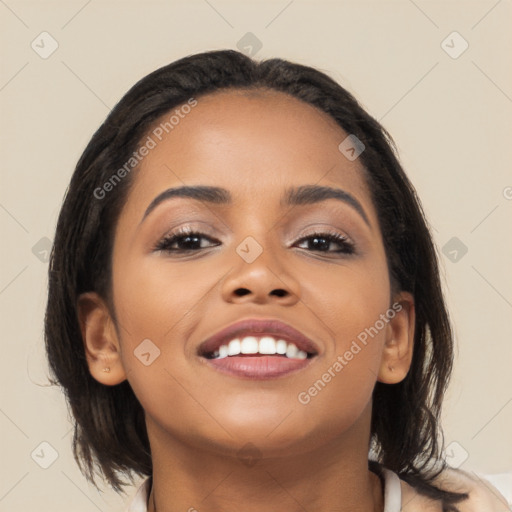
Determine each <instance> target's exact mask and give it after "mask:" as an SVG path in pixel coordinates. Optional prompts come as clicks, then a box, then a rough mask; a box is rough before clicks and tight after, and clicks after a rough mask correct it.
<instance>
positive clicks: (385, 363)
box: [377, 292, 416, 384]
mask: <svg viewBox="0 0 512 512" xmlns="http://www.w3.org/2000/svg"><path fill="white" fill-rule="evenodd" d="M389 311H390V312H391V311H394V312H395V314H394V316H393V317H391V314H388V315H387V316H388V318H390V320H389V323H388V325H387V326H386V341H385V344H384V348H383V352H382V360H381V365H380V370H379V374H378V377H377V380H378V381H379V382H383V383H385V384H397V383H398V382H401V381H402V380H403V379H405V377H406V375H407V373H408V371H409V368H410V366H411V361H412V354H413V348H414V326H415V320H416V314H415V309H414V297H413V295H412V294H410V293H409V292H401V293H399V294H398V295H397V296H396V297H395V300H394V302H393V304H392V306H391V308H390V309H389Z"/></svg>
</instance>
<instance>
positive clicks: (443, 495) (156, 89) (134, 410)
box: [45, 50, 466, 510]
mask: <svg viewBox="0 0 512 512" xmlns="http://www.w3.org/2000/svg"><path fill="white" fill-rule="evenodd" d="M229 90H272V91H280V92H282V93H285V94H287V95H290V96H292V97H294V98H296V99H298V100H300V101H302V102H305V103H307V104H309V105H312V106H314V107H316V108H317V109H319V110H320V111H322V112H325V113H326V114H328V115H329V116H330V117H331V118H332V119H334V121H335V122H336V123H337V124H338V125H339V126H340V127H341V128H342V129H343V130H344V131H345V132H346V133H347V134H351V135H355V136H356V137H357V138H358V139H359V140H360V141H361V142H362V143H363V144H364V146H365V150H364V151H363V152H362V153H361V155H360V157H359V158H360V161H361V163H362V165H363V167H364V178H365V180H366V182H367V183H368V186H369V189H370V192H371V198H372V201H373V203H374V205H375V208H376V211H377V216H378V222H379V227H380V230H381V232H382V235H383V241H384V246H385V251H386V258H387V263H388V269H389V275H390V282H391V285H392V289H393V290H394V291H398V290H402V291H407V292H410V293H412V294H413V296H414V299H415V309H416V321H415V335H414V351H413V357H412V363H411V368H410V370H409V372H408V374H407V376H406V377H405V378H404V380H403V381H401V382H400V383H398V384H394V385H388V384H384V383H381V382H377V383H376V385H375V388H374V391H373V408H372V419H371V446H372V450H373V452H374V455H375V458H376V460H377V461H378V462H379V463H380V464H382V465H384V466H385V467H387V468H389V469H391V470H393V471H395V472H396V473H397V474H398V475H399V476H400V477H401V478H402V479H403V480H405V481H407V482H408V483H410V484H411V485H413V486H415V487H416V488H417V490H418V491H419V492H421V493H423V494H425V495H428V496H430V497H433V498H436V499H442V500H443V501H444V503H445V504H446V506H447V507H449V509H450V510H455V508H453V509H452V508H450V507H452V506H453V505H452V504H453V503H456V502H457V501H460V500H461V499H464V498H465V497H466V495H464V494H458V493H451V492H447V491H443V490H442V489H439V488H437V487H436V485H435V483H434V478H435V477H436V476H437V475H438V474H439V473H440V472H441V470H442V469H444V468H445V467H446V465H445V462H444V461H443V459H442V456H441V453H442V447H443V439H442V433H441V430H440V427H439V418H440V412H441V403H442V398H443V394H444V392H445V389H446V386H447V383H448V379H449V376H450V373H451V368H452V359H453V335H452V331H451V326H450V321H449V316H448V312H447V309H446V305H445V301H444V298H443V293H442V287H441V283H440V276H439V268H438V259H437V253H436V249H435V246H434V244H433V241H432V237H431V235H430V231H429V228H428V225H427V222H426V220H425V215H424V213H423V210H422V207H421V204H420V201H419V199H418V197H417V195H416V192H415V189H414V187H413V186H412V184H411V183H410V181H409V179H408V178H407V176H406V174H405V172H404V170H403V169H402V166H401V164H400V163H399V160H398V157H397V155H396V147H395V144H394V142H393V140H392V138H391V136H390V135H389V134H388V132H387V131H386V130H385V129H384V128H383V127H382V126H381V125H380V124H379V122H378V121H376V120H375V119H374V118H373V117H372V116H370V115H369V114H368V113H367V112H366V111H365V110H364V109H363V108H362V106H361V105H360V104H359V103H358V101H357V100H356V99H355V98H354V96H353V95H352V94H350V93H349V92H348V91H347V90H345V89H344V88H343V87H341V86H340V85H339V84H338V83H336V82H335V81H334V80H333V79H332V78H330V77H329V76H327V75H326V74H324V73H322V72H320V71H318V70H316V69H314V68H312V67H308V66H304V65H301V64H298V63H292V62H289V61H287V60H284V59H280V58H271V59H267V60H262V61H256V60H254V59H252V58H250V57H248V56H246V55H244V54H242V53H240V52H237V51H234V50H221V51H209V52H203V53H198V54H195V55H189V56H187V57H184V58H181V59H179V60H177V61H175V62H172V63H170V64H168V65H166V66H164V67H161V68H160V69H158V70H156V71H154V72H152V73H150V74H149V75H147V76H145V77H144V78H142V79H141V80H140V81H138V82H137V83H136V84H135V85H134V86H133V87H132V88H131V89H130V90H129V91H128V92H127V93H126V94H125V95H124V96H123V97H122V99H121V100H120V101H119V102H118V103H117V105H116V106H115V108H114V109H113V110H112V112H111V113H110V114H109V115H108V117H107V119H106V120H105V121H104V123H103V124H102V125H101V126H100V128H99V129H98V130H97V131H96V132H95V133H94V135H93V137H92V139H91V140H90V142H89V144H88V145H87V147H86V149H85V150H84V152H83V154H82V156H81V157H80V159H79V161H78V163H77V165H76V168H75V170H74V173H73V176H72V178H71V182H70V185H69V187H68V189H67V192H66V195H65V198H64V201H63V205H62V209H61V211H60V215H59V218H58V222H57V228H56V234H55V240H54V244H53V248H52V252H51V257H50V265H49V290H48V304H47V309H46V315H45V343H46V350H47V357H48V361H49V365H50V370H51V373H52V377H53V383H55V384H59V385H61V386H62V388H63V390H64V392H65V394H66V399H67V401H68V405H69V407H70V408H71V411H72V415H73V417H74V436H73V454H74V457H75V460H76V461H77V463H78V465H79V467H80V469H81V470H82V472H83V473H84V474H85V475H86V477H87V478H88V480H90V481H91V482H93V483H94V484H95V480H94V473H95V469H98V470H99V471H100V472H101V473H102V475H103V477H104V478H105V479H106V480H107V481H108V482H109V484H110V485H111V486H112V487H113V488H114V489H115V490H116V491H117V492H119V491H121V490H122V487H123V486H124V485H127V484H126V483H125V482H124V481H123V480H122V478H121V476H122V475H123V474H124V475H125V476H129V477H130V478H132V476H131V475H132V474H133V473H135V474H138V475H140V476H142V475H146V476H149V475H151V474H152V461H151V453H150V447H149V441H148V436H147V432H146V426H145V421H144V411H143V408H142V406H141V404H140V403H139V401H138V400H137V398H136V397H135V394H134V393H133V391H132V389H131V387H130V385H129V383H128V381H124V382H122V383H121V384H119V385H117V386H105V385H102V384H100V383H99V382H97V381H96V380H95V379H94V378H93V377H92V376H91V374H90V371H89V368H88V364H87V360H86V356H85V349H84V344H83V340H82V336H81V332H80V327H79V322H78V315H77V298H78V296H79V295H80V294H81V293H83V292H87V291H96V292H98V293H99V294H100V295H101V296H102V297H104V298H105V300H106V301H107V303H108V304H109V307H110V308H111V311H112V312H113V311H114V308H113V303H112V294H111V292H112V290H111V284H112V281H111V276H112V246H113V238H114V237H113V233H114V228H115V225H116V222H117V221H118V218H119V215H120V211H121V208H122V206H123V204H124V203H125V201H126V198H127V194H128V192H129V190H130V186H131V184H132V183H133V173H130V174H128V175H127V176H125V177H124V178H123V179H122V180H120V182H119V183H117V182H116V184H115V186H113V187H112V190H111V191H110V192H109V196H108V200H102V199H99V198H97V197H96V196H97V194H95V193H94V192H95V190H97V189H98V187H101V186H102V185H103V184H104V183H106V182H107V181H108V180H109V179H110V178H111V177H112V175H113V173H114V172H115V171H116V170H117V169H119V168H120V167H121V166H122V165H123V163H125V162H126V161H128V160H129V158H130V156H131V155H132V153H133V152H134V150H135V149H136V148H137V147H138V145H139V144H140V142H141V140H142V139H143V137H144V136H146V135H147V133H148V131H149V130H150V128H151V127H152V126H153V125H154V123H155V122H156V121H157V120H158V119H159V118H160V117H161V116H162V115H163V114H165V113H167V112H169V111H170V110H171V109H173V108H175V107H178V106H179V105H181V104H183V103H185V102H187V100H189V99H190V98H199V97H201V96H204V95H208V94H210V93H213V92H216V91H229ZM439 461H441V465H439V464H436V465H435V468H434V466H433V464H432V462H439ZM95 466H96V468H95ZM95 485H96V484H95Z"/></svg>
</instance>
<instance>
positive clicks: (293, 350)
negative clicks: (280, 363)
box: [286, 343, 299, 358]
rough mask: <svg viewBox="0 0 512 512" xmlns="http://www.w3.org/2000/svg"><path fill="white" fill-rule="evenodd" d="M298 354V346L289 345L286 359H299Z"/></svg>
mask: <svg viewBox="0 0 512 512" xmlns="http://www.w3.org/2000/svg"><path fill="white" fill-rule="evenodd" d="M298 353H299V349H298V348H297V345H294V344H293V343H288V346H287V347H286V357H290V358H294V357H297V354H298Z"/></svg>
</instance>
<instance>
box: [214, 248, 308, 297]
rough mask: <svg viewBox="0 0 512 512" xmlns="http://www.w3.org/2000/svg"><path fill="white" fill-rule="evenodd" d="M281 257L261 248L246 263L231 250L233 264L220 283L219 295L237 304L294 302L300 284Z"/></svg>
mask: <svg viewBox="0 0 512 512" xmlns="http://www.w3.org/2000/svg"><path fill="white" fill-rule="evenodd" d="M284 257H285V255H281V254H279V255H278V254H277V253H276V252H275V251H272V249H270V248H263V252H262V253H261V254H260V255H259V256H258V257H257V258H256V259H255V260H254V261H252V262H251V263H248V262H247V261H245V260H244V259H243V258H242V257H240V256H239V255H238V254H237V253H235V255H234V258H233V268H232V270H231V271H230V272H229V273H228V275H227V276H226V277H225V279H224V282H223V285H222V297H223V299H224V300H225V301H226V302H229V303H239V304H242V303H254V304H267V303H276V304H280V305H283V306H292V305H294V304H296V303H297V302H298V301H300V285H299V282H298V280H297V276H296V274H294V273H293V271H291V270H290V268H289V265H285V262H284V261H283V258H284Z"/></svg>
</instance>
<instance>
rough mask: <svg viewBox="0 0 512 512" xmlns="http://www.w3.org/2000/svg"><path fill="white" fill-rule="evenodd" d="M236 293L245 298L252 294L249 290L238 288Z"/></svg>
mask: <svg viewBox="0 0 512 512" xmlns="http://www.w3.org/2000/svg"><path fill="white" fill-rule="evenodd" d="M235 293H236V294H237V295H238V296H239V297H243V296H244V295H247V294H248V293H251V292H250V290H248V289H247V288H238V289H237V290H235Z"/></svg>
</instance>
